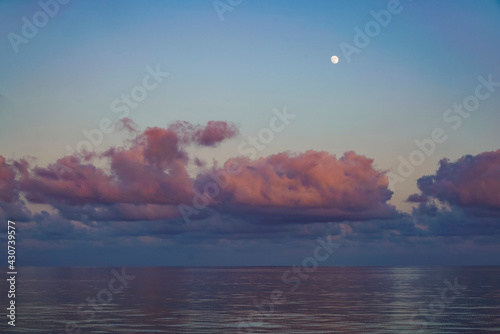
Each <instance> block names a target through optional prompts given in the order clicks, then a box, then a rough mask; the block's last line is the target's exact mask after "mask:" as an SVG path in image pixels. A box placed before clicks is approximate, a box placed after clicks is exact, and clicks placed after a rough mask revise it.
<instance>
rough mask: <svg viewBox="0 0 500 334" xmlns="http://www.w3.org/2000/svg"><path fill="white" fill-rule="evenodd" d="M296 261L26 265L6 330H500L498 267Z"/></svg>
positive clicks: (0, 327) (4, 288)
mask: <svg viewBox="0 0 500 334" xmlns="http://www.w3.org/2000/svg"><path fill="white" fill-rule="evenodd" d="M296 269H297V268H293V267H126V268H120V267H116V268H44V267H29V268H20V269H19V270H18V274H17V282H16V298H15V300H16V304H15V305H16V310H15V312H16V313H15V316H16V318H15V325H16V326H15V327H12V326H9V325H8V324H7V322H8V321H9V319H8V318H7V317H6V316H5V314H6V313H5V312H6V311H4V316H3V320H2V323H1V324H0V332H2V333H190V334H195V333H217V334H218V333H303V334H305V333H351V334H352V333H363V334H366V333H371V334H376V333H380V334H387V333H436V334H437V333H440V334H444V333H450V334H452V333H500V316H499V315H500V267H317V268H311V269H310V270H309V271H310V272H306V271H297V270H296ZM8 288H9V287H8V285H7V283H6V281H5V280H2V283H0V289H2V291H5V294H6V293H7V291H8ZM6 305H7V304H5V303H3V309H4V310H5V306H6ZM7 306H8V305H7ZM7 312H9V311H8V310H7Z"/></svg>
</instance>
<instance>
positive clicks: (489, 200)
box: [409, 150, 500, 210]
mask: <svg viewBox="0 0 500 334" xmlns="http://www.w3.org/2000/svg"><path fill="white" fill-rule="evenodd" d="M418 187H419V189H420V190H421V191H422V194H423V195H424V196H427V197H434V198H437V199H439V200H441V201H445V202H448V203H450V204H452V205H457V206H460V207H465V208H483V209H495V210H498V209H500V150H497V151H493V152H484V153H481V154H478V155H475V156H472V155H466V156H463V157H462V158H460V159H458V160H457V161H455V162H450V161H449V160H448V159H443V160H441V161H440V162H439V169H438V170H437V172H436V174H435V175H431V176H424V177H422V178H420V179H419V180H418ZM410 199H414V197H410ZM410 199H409V200H410Z"/></svg>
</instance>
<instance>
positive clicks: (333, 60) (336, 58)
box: [332, 56, 339, 64]
mask: <svg viewBox="0 0 500 334" xmlns="http://www.w3.org/2000/svg"><path fill="white" fill-rule="evenodd" d="M338 62H339V57H337V56H332V63H334V64H337V63H338Z"/></svg>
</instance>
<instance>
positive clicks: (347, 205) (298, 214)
mask: <svg viewBox="0 0 500 334" xmlns="http://www.w3.org/2000/svg"><path fill="white" fill-rule="evenodd" d="M231 164H232V165H233V166H239V167H238V169H239V170H238V172H237V173H234V174H235V175H232V176H228V180H227V185H226V186H224V187H223V189H222V192H221V194H220V195H219V196H218V197H217V198H215V200H214V202H213V203H212V205H213V207H214V209H215V210H217V211H219V212H223V213H230V214H232V215H243V216H248V217H252V216H256V215H257V216H258V220H260V221H268V220H269V219H271V220H272V221H273V222H274V223H280V222H313V221H332V220H333V221H344V220H369V219H378V218H390V217H395V216H397V211H396V210H395V209H394V208H393V207H392V206H390V205H388V204H387V203H386V202H387V201H388V200H389V199H390V198H391V196H392V192H391V191H390V190H389V189H388V178H387V176H386V175H385V174H384V173H383V172H381V171H377V170H376V169H375V168H373V165H372V164H373V160H371V159H368V158H366V157H364V156H361V155H357V154H356V153H354V152H347V153H345V155H344V156H342V157H340V158H337V157H336V156H335V155H331V154H329V153H327V152H318V151H313V150H310V151H307V152H305V153H302V154H291V153H288V152H284V153H279V154H275V155H271V156H269V157H265V158H260V159H257V160H253V161H252V160H250V159H247V158H243V157H239V158H235V159H232V161H231ZM222 174H223V170H222V169H215V170H212V171H210V172H209V173H203V174H200V175H199V176H198V178H197V180H196V182H195V187H196V188H199V189H203V188H204V186H205V185H207V184H208V183H209V182H211V179H212V177H213V175H222ZM226 174H227V173H226ZM264 216H266V217H268V218H267V219H266V218H264Z"/></svg>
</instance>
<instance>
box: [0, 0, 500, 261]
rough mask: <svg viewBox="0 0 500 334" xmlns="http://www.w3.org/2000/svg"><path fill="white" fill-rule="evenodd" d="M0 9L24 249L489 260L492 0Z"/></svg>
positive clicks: (9, 190) (3, 164)
mask: <svg viewBox="0 0 500 334" xmlns="http://www.w3.org/2000/svg"><path fill="white" fill-rule="evenodd" d="M0 13H1V14H0V15H1V17H2V20H0V35H1V38H0V73H1V75H0V221H1V222H2V226H4V227H5V228H4V229H3V231H2V241H1V242H2V243H5V242H6V234H7V220H9V219H10V220H13V221H15V222H16V224H17V225H16V226H17V240H18V254H19V255H18V261H19V265H23V264H24V265H29V266H33V265H43V266H104V265H134V266H140V265H175V266H203V265H209V266H212V265H216V266H224V265H252V266H254V265H292V264H300V263H301V262H302V260H303V259H304V258H306V257H307V256H310V254H311V253H312V252H313V251H314V249H315V247H316V245H317V243H318V238H320V239H321V240H328V241H330V242H333V240H335V242H338V243H340V245H341V246H340V248H339V250H338V252H337V253H338V254H337V255H336V257H335V258H334V259H333V258H332V259H329V260H328V263H324V264H323V265H483V264H485V265H499V264H500V262H499V260H498V256H497V254H498V251H499V250H500V246H499V241H500V197H499V194H500V144H499V143H500V141H499V139H500V133H499V131H498V126H499V124H500V113H499V107H500V58H499V57H498V54H499V51H500V40H499V39H498V33H499V32H500V20H499V18H500V2H498V1H488V0H485V1H481V2H478V1H473V0H469V1H465V0H460V1H437V2H436V1H410V0H401V1H396V0H391V1H371V0H370V1H362V0H359V1H305V0H304V1H295V0H294V1H289V0H287V1H284V0H283V1H281V0H276V1H262V0H241V1H240V0H220V1H217V0H216V1H210V0H203V1H189V2H187V1H180V0H179V1H148V2H147V3H145V2H142V1H117V0H115V1H106V2H101V1H96V0H91V1H77V0H72V1H67V0H64V1H63V0H59V1H56V0H42V1H40V2H36V1H13V0H6V1H1V2H0ZM333 55H336V56H338V58H339V62H338V63H337V64H333V63H332V61H331V60H330V58H331V57H332V56H333Z"/></svg>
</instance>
